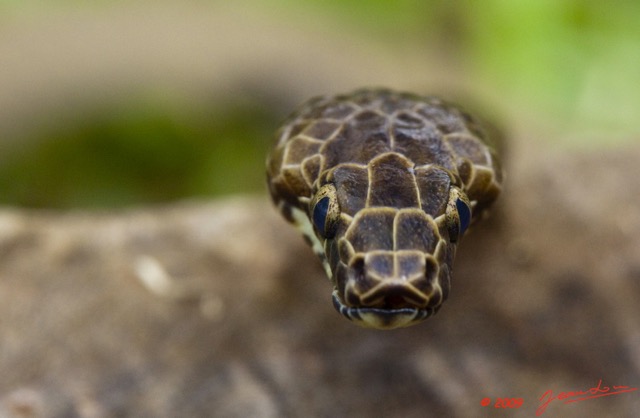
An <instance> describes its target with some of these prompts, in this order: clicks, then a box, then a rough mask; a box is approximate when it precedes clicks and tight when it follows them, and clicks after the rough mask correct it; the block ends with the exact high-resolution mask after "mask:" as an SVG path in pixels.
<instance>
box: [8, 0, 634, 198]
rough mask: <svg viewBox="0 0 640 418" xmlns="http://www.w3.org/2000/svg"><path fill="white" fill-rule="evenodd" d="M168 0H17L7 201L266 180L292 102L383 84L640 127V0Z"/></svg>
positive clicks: (614, 136)
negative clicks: (87, 0) (236, 1)
mask: <svg viewBox="0 0 640 418" xmlns="http://www.w3.org/2000/svg"><path fill="white" fill-rule="evenodd" d="M134 3H135V4H134ZM132 4H134V5H132ZM168 4H170V3H166V2H162V1H158V2H118V1H116V2H93V3H92V4H90V5H87V4H84V3H81V2H76V1H71V0H68V1H62V0H57V1H50V2H47V3H41V2H30V1H7V0H5V1H0V91H1V92H0V151H1V152H0V204H3V205H19V206H27V207H36V208H74V207H82V208H103V207H120V206H130V205H143V204H148V203H161V202H168V201H172V200H177V199H184V198H193V197H198V198H199V197H205V198H209V197H213V196H219V195H225V194H231V193H239V192H263V190H264V169H263V163H264V158H265V154H266V152H267V149H268V148H269V145H270V143H271V141H272V139H273V132H274V131H275V129H276V128H277V126H278V123H279V121H280V120H282V119H283V118H284V117H285V116H286V114H287V113H288V111H290V110H292V107H293V106H295V104H297V103H299V102H300V101H302V100H304V99H305V98H307V97H308V96H309V95H315V94H319V93H325V92H327V93H332V92H334V91H341V90H344V89H350V88H355V87H359V86H360V85H369V84H375V85H389V86H391V87H396V88H405V89H413V90H418V92H431V91H433V90H435V91H436V92H438V93H444V94H446V93H447V92H448V91H452V94H454V95H456V96H459V95H463V96H464V95H471V96H473V97H474V98H476V99H477V100H478V102H479V103H488V104H490V109H485V110H486V113H489V114H490V115H491V116H493V117H497V118H498V119H499V122H500V123H502V124H504V125H507V127H508V128H509V130H510V131H511V132H512V133H514V134H515V135H517V136H520V137H525V138H526V139H525V140H532V141H539V142H540V146H541V147H561V148H562V147H566V148H570V149H572V148H573V149H578V148H587V149H589V148H597V147H612V146H626V145H627V144H629V143H637V142H638V139H639V138H640V117H638V116H637V113H638V110H639V109H640V82H639V78H640V30H638V22H640V2H638V1H635V0H628V1H616V2H601V1H595V0H584V1H569V0H521V1H517V2H513V1H507V0H485V1H483V2H453V1H444V0H428V1H425V0H421V1H418V0H413V1H412V0H399V1H394V2H389V1H384V0H368V1H357V0H340V1H338V0H334V1H320V0H307V1H293V0H270V1H257V0H254V1H245V2H243V4H242V6H239V5H236V6H234V5H228V4H225V5H222V4H221V3H219V2H213V1H211V2H207V1H191V2H187V3H184V4H181V5H180V6H175V5H173V6H168ZM122 22H124V23H122ZM122 28H124V29H122ZM185 28H186V29H185ZM126 30H130V31H131V33H127V32H126ZM191 31H193V32H191ZM58 38H59V41H56V39H58ZM149 40H151V41H149ZM49 42H51V47H50V48H49V46H48V45H47V44H48V43H49ZM145 42H146V43H147V44H148V45H145ZM148 51H149V52H148ZM163 51H166V53H163ZM147 53H148V54H149V57H150V58H148V59H147V58H146V57H145V54H147ZM154 54H155V55H154ZM350 59H351V60H352V61H350ZM92 60H94V61H92ZM94 62H95V64H94ZM105 63H107V64H109V65H106V64H105ZM2 68H4V69H5V70H3V69H2ZM3 71H6V73H5V75H2V72H3ZM221 72H222V73H224V74H225V76H224V77H219V76H218V74H219V73H221ZM327 73H328V75H327ZM94 86H96V87H95V88H94ZM2 92H4V93H2ZM474 100H475V99H474Z"/></svg>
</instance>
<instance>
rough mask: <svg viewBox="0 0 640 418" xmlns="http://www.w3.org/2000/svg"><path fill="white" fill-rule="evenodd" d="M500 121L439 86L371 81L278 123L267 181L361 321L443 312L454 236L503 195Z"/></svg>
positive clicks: (392, 323)
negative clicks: (416, 88) (448, 96)
mask: <svg viewBox="0 0 640 418" xmlns="http://www.w3.org/2000/svg"><path fill="white" fill-rule="evenodd" d="M491 127H492V125H489V124H488V123H487V122H485V121H483V120H481V119H479V118H477V117H475V116H472V115H471V114H469V113H468V112H467V111H465V110H464V109H463V108H461V107H460V106H458V105H455V104H453V103H450V102H448V101H445V100H444V99H441V98H440V97H438V96H429V95H417V94H413V93H409V92H402V91H395V90H391V89H386V88H363V89H358V90H355V91H352V92H350V93H346V94H338V95H332V96H318V97H315V98H312V99H310V100H309V101H307V102H306V103H304V104H302V105H301V106H300V107H299V108H298V110H296V111H294V112H293V113H292V114H291V115H290V116H289V117H288V118H287V119H286V120H285V122H284V123H283V125H282V126H281V127H280V129H279V130H278V131H277V133H276V140H275V145H274V146H273V148H272V150H271V152H270V153H269V155H268V157H267V163H266V171H267V184H268V189H269V192H270V195H271V198H272V201H273V203H274V205H275V206H276V208H277V209H278V211H279V212H280V213H281V214H282V216H283V217H284V218H285V219H286V220H287V221H288V222H290V223H292V224H293V225H294V226H295V227H297V228H298V229H299V230H300V231H301V233H302V235H303V237H304V239H305V241H306V242H307V244H309V245H310V246H311V248H312V249H313V251H314V252H315V254H316V255H317V256H318V257H319V259H320V260H321V262H322V264H323V266H324V269H325V270H326V273H327V275H328V277H329V279H330V281H331V284H332V285H333V293H332V299H333V305H334V307H335V308H336V310H337V311H338V312H339V313H341V314H342V315H343V316H344V317H346V318H347V319H350V320H351V321H353V322H355V323H356V324H358V325H360V326H363V327H367V328H377V329H393V328H399V327H407V326H410V325H413V324H417V323H419V322H421V321H423V320H424V319H426V318H428V317H430V316H432V315H433V314H435V313H436V312H437V311H438V310H439V309H440V307H441V306H442V304H443V302H444V301H445V300H446V299H447V297H448V295H449V291H450V287H451V276H452V271H453V262H454V258H455V253H456V249H457V246H458V245H459V243H460V241H461V239H462V237H463V235H465V233H466V232H467V230H468V228H469V227H470V226H471V225H473V224H475V223H476V222H477V221H478V220H480V219H483V218H485V217H486V214H488V210H489V208H490V207H491V205H492V204H493V203H494V201H495V200H496V198H497V197H498V196H499V195H500V193H501V190H502V186H503V177H504V176H503V172H502V168H501V164H500V160H499V157H498V147H499V141H498V139H497V138H496V135H493V136H492V134H493V133H494V132H495V130H492V129H490V128H491Z"/></svg>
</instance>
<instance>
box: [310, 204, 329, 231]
mask: <svg viewBox="0 0 640 418" xmlns="http://www.w3.org/2000/svg"><path fill="white" fill-rule="evenodd" d="M328 210H329V196H325V197H323V198H322V199H320V200H318V203H316V206H315V207H314V208H313V224H314V225H315V226H316V228H317V229H318V232H320V233H321V234H322V235H324V234H325V229H324V228H325V225H326V222H327V211H328Z"/></svg>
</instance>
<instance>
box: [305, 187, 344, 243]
mask: <svg viewBox="0 0 640 418" xmlns="http://www.w3.org/2000/svg"><path fill="white" fill-rule="evenodd" d="M339 218H340V208H339V207H338V197H337V192H336V187H335V186H334V185H333V184H331V183H328V184H325V185H324V186H322V187H320V189H319V190H318V192H317V193H316V195H315V197H314V198H313V200H312V201H311V220H312V221H313V226H314V227H315V229H316V231H318V233H319V234H320V236H321V237H323V238H325V239H326V238H333V237H334V236H335V234H336V227H337V226H338V219H339Z"/></svg>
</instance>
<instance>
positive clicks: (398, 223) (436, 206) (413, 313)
mask: <svg viewBox="0 0 640 418" xmlns="http://www.w3.org/2000/svg"><path fill="white" fill-rule="evenodd" d="M373 165H374V167H364V168H363V167H356V166H351V167H344V166H343V167H340V169H338V170H334V171H333V172H332V173H330V174H329V175H328V176H327V178H326V180H327V183H325V184H323V185H322V186H320V187H319V188H318V189H317V191H316V192H315V194H314V195H313V197H312V199H311V200H310V202H309V213H308V218H309V219H310V221H311V223H312V225H313V229H314V232H315V238H316V239H317V242H318V245H317V248H318V249H319V250H320V251H322V252H323V254H321V258H322V259H323V261H324V263H325V267H326V269H327V273H328V275H329V277H330V278H331V280H332V283H333V285H334V291H333V303H334V306H335V308H336V309H337V310H338V311H339V312H340V313H341V314H342V315H344V316H345V317H347V318H348V319H350V320H352V321H354V322H356V323H357V324H359V325H362V326H364V327H372V328H379V329H390V328H397V327H404V326H409V325H412V324H414V323H417V322H420V321H422V320H424V319H426V318H427V317H429V316H431V315H432V314H434V313H435V312H437V310H438V309H439V308H440V306H441V305H442V303H443V302H444V300H445V299H446V298H447V295H448V293H449V287H450V276H451V270H452V266H451V265H452V263H453V258H454V255H455V249H456V244H457V243H458V242H459V240H460V239H461V237H462V235H463V234H464V232H465V230H466V228H467V227H468V226H469V223H470V222H471V203H470V202H469V199H468V198H467V197H466V195H465V193H464V192H463V191H462V190H461V189H460V188H459V187H457V186H456V185H454V184H453V183H452V180H451V179H452V177H451V175H450V173H447V172H446V170H444V169H441V168H437V167H428V168H426V167H425V168H420V169H417V170H416V169H415V168H414V167H412V166H410V165H409V162H408V161H407V160H406V159H405V158H404V157H402V156H400V155H387V156H386V157H384V158H383V159H381V160H374V161H373ZM370 169H375V171H376V172H379V173H382V172H385V170H386V171H388V172H393V175H392V178H393V179H398V178H401V177H403V176H404V177H405V179H404V180H405V182H404V183H406V184H413V185H416V184H419V183H420V182H423V183H425V184H424V186H426V187H429V188H430V198H429V205H428V206H426V207H423V206H422V204H421V203H420V201H419V200H418V194H419V193H418V191H419V189H418V188H417V187H413V188H412V189H411V190H409V189H408V188H406V187H405V188H404V190H403V188H402V186H401V185H400V184H402V182H401V183H400V184H398V183H395V184H394V182H387V181H378V180H377V179H376V176H375V175H374V176H373V177H369V171H370ZM364 175H366V177H367V179H369V180H367V181H364V182H357V183H353V184H350V185H347V184H346V183H348V182H350V181H351V180H353V179H354V178H359V177H363V176H364ZM371 181H373V183H371ZM427 182H428V186H427ZM382 186H384V189H385V190H386V193H385V194H383V195H381V196H384V197H383V198H382V200H377V198H376V196H375V194H376V190H377V189H378V188H381V187H382ZM359 189H363V190H359ZM364 189H366V190H364ZM358 195H363V196H366V197H365V199H364V201H358V199H356V198H354V196H358ZM390 200H393V201H390ZM317 252H319V251H317Z"/></svg>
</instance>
